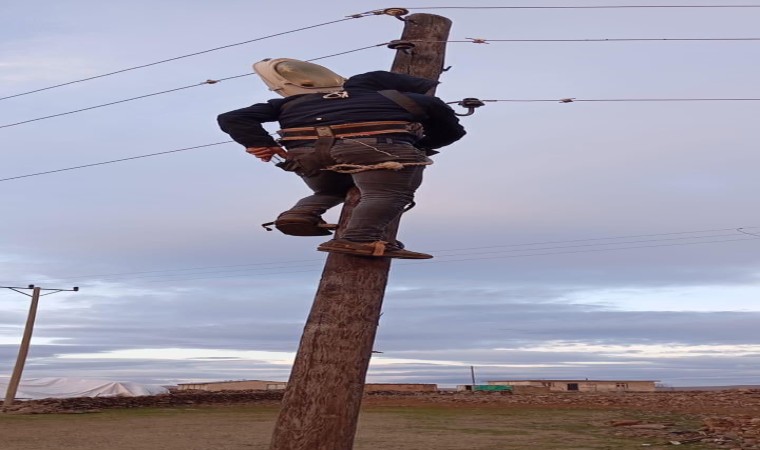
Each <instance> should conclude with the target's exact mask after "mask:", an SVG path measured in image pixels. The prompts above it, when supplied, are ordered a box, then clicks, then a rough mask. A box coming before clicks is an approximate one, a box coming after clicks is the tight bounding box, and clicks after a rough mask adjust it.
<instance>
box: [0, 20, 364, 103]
mask: <svg viewBox="0 0 760 450" xmlns="http://www.w3.org/2000/svg"><path fill="white" fill-rule="evenodd" d="M361 17H367V16H363V15H355V16H350V17H345V18H343V19H338V20H332V21H330V22H323V23H318V24H316V25H309V26H306V27H301V28H295V29H292V30H288V31H283V32H280V33H275V34H269V35H266V36H261V37H257V38H254V39H249V40H247V41H242V42H236V43H233V44H227V45H222V46H220V47H214V48H210V49H208V50H202V51H199V52H194V53H188V54H186V55H180V56H175V57H173V58H168V59H162V60H160V61H155V62H152V63H148V64H141V65H139V66H133V67H127V68H125V69H120V70H116V71H113V72H108V73H104V74H101V75H95V76H92V77H87V78H82V79H79V80H73V81H69V82H66V83H61V84H56V85H53V86H48V87H44V88H40V89H34V90H31V91H26V92H20V93H18V94H13V95H8V96H5V97H0V100H7V99H9V98H14V97H21V96H22V95H29V94H33V93H35V92H41V91H47V90H50V89H55V88H59V87H62V86H68V85H71V84H75V83H82V82H84V81H90V80H95V79H97V78H104V77H108V76H111V75H116V74H119V73H124V72H129V71H131V70H137V69H143V68H146V67H151V66H156V65H159V64H164V63H167V62H171V61H176V60H178V59H184V58H189V57H191V56H198V55H202V54H205V53H211V52H215V51H217V50H223V49H226V48H230V47H236V46H238V45H243V44H250V43H251V42H257V41H263V40H265V39H271V38H273V37H278V36H283V35H286V34H291V33H296V32H299V31H304V30H310V29H313V28H319V27H323V26H326V25H332V24H335V23H339V22H345V21H347V20H351V19H359V18H361Z"/></svg>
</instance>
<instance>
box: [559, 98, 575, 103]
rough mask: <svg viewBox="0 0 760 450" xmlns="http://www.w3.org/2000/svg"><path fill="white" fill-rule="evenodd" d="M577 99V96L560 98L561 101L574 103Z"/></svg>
mask: <svg viewBox="0 0 760 450" xmlns="http://www.w3.org/2000/svg"><path fill="white" fill-rule="evenodd" d="M574 101H575V98H561V99H559V102H560V103H573V102H574Z"/></svg>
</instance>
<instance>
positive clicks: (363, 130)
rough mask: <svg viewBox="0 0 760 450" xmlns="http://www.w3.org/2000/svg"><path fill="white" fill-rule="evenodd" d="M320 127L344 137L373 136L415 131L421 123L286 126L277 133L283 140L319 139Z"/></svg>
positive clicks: (335, 135) (396, 122)
mask: <svg viewBox="0 0 760 450" xmlns="http://www.w3.org/2000/svg"><path fill="white" fill-rule="evenodd" d="M320 128H329V129H330V130H332V133H333V136H334V137H336V138H342V137H356V136H372V135H376V134H391V133H415V130H417V129H418V128H419V124H417V123H414V122H405V121H397V120H387V121H376V122H357V123H345V124H339V125H330V126H323V127H298V128H285V129H282V130H280V131H278V132H277V134H279V135H280V136H281V138H280V140H283V141H287V140H291V141H294V140H308V139H319V137H320V134H319V132H318V131H317V130H318V129H320Z"/></svg>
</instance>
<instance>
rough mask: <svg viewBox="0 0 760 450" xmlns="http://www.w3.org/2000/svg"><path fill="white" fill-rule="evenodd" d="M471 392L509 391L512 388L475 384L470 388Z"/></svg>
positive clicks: (499, 385)
mask: <svg viewBox="0 0 760 450" xmlns="http://www.w3.org/2000/svg"><path fill="white" fill-rule="evenodd" d="M472 390H473V391H511V390H512V386H507V385H503V384H476V385H475V386H473V387H472Z"/></svg>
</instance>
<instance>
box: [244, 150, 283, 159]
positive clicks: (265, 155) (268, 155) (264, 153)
mask: <svg viewBox="0 0 760 450" xmlns="http://www.w3.org/2000/svg"><path fill="white" fill-rule="evenodd" d="M245 151H246V152H248V153H250V154H251V155H253V156H255V157H257V158H259V159H260V160H261V161H262V162H269V161H271V160H272V157H273V156H274V155H278V156H281V157H283V158H286V157H287V156H288V152H287V151H285V149H284V148H282V147H248V148H246V149H245Z"/></svg>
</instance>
